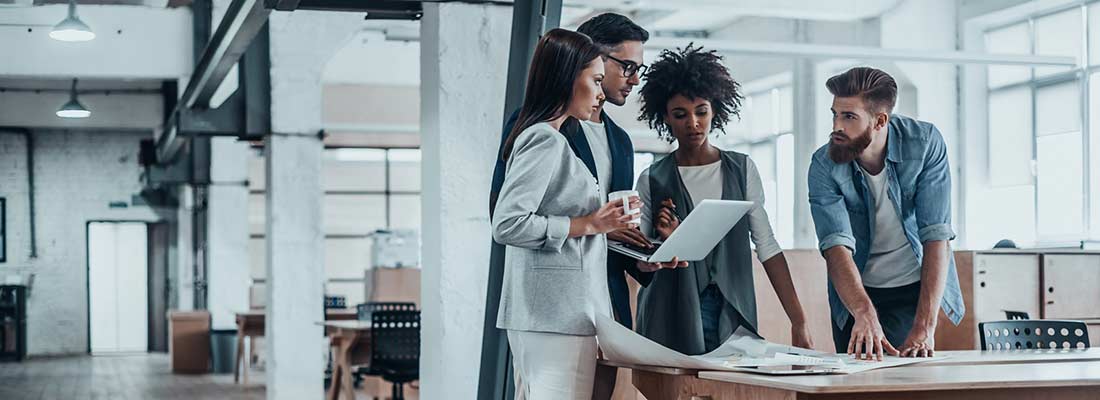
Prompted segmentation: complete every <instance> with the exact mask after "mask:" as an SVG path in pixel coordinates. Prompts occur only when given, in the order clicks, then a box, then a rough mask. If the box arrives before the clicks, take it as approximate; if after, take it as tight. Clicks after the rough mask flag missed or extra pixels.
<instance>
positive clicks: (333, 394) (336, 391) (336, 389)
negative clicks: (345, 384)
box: [325, 334, 343, 400]
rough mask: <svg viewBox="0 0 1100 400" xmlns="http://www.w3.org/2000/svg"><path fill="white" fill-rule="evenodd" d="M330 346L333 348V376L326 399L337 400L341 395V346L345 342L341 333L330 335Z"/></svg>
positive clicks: (330, 379)
mask: <svg viewBox="0 0 1100 400" xmlns="http://www.w3.org/2000/svg"><path fill="white" fill-rule="evenodd" d="M329 340H330V343H329V346H330V349H332V359H333V360H332V377H331V378H329V385H328V392H327V393H326V394H325V399H327V400H336V399H337V398H338V397H339V396H340V384H341V382H340V378H341V375H342V374H341V373H340V361H339V360H340V347H341V346H342V344H343V339H342V338H341V337H340V336H339V335H335V334H334V335H332V336H329Z"/></svg>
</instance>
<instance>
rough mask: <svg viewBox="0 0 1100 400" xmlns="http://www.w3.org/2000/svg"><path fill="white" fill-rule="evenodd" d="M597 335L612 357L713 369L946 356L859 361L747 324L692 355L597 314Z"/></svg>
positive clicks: (890, 360) (862, 366) (863, 365)
mask: <svg viewBox="0 0 1100 400" xmlns="http://www.w3.org/2000/svg"><path fill="white" fill-rule="evenodd" d="M596 336H597V340H598V341H599V343H600V349H601V350H602V351H603V354H604V357H606V358H607V359H608V360H611V361H615V362H620V363H626V364H635V365H651V366H659V367H671V368H685V369H698V370H712V371H734V370H735V369H734V367H747V366H765V365H826V366H830V367H833V368H836V369H837V371H836V372H837V373H841V374H848V373H855V372H863V371H868V370H872V369H876V368H886V367H896V366H900V365H906V364H915V363H919V362H924V361H931V360H939V359H944V358H946V357H934V358H899V357H886V358H884V359H883V361H881V362H871V361H859V360H854V359H852V358H850V357H848V356H846V355H838V354H831V353H823V352H819V351H815V350H809V349H803V348H798V347H793V346H787V345H782V344H776V343H770V342H768V341H766V340H764V339H761V338H760V337H759V336H757V335H755V334H753V333H752V332H750V331H748V330H745V329H743V328H738V329H737V331H736V332H734V334H733V335H732V336H730V338H729V339H728V340H726V342H725V343H722V345H721V346H719V347H718V348H717V349H715V350H714V351H712V352H710V353H707V354H703V355H698V356H689V355H686V354H683V353H680V352H677V351H675V350H672V349H669V348H667V347H664V346H662V345H660V344H657V343H656V342H654V341H652V340H649V339H647V338H646V337H644V336H642V335H639V334H638V333H637V332H634V331H632V330H630V329H627V328H626V327H624V326H622V325H620V324H619V323H618V322H615V321H614V320H612V319H611V318H608V317H605V316H597V317H596Z"/></svg>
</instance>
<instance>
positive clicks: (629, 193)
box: [607, 190, 642, 224]
mask: <svg viewBox="0 0 1100 400" xmlns="http://www.w3.org/2000/svg"><path fill="white" fill-rule="evenodd" d="M637 196H638V191H637V190H620V191H617V192H611V194H609V195H607V200H608V201H618V200H622V202H623V212H624V213H626V214H627V215H632V214H636V215H634V219H633V220H631V221H630V223H632V224H640V223H641V222H642V210H641V209H640V208H637V207H634V208H631V207H630V198H632V197H637Z"/></svg>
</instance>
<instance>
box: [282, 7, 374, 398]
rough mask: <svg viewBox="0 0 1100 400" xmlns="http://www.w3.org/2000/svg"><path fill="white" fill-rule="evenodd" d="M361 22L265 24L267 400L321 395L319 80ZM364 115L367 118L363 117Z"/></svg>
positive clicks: (305, 14) (312, 18) (341, 16)
mask: <svg viewBox="0 0 1100 400" xmlns="http://www.w3.org/2000/svg"><path fill="white" fill-rule="evenodd" d="M362 18H363V17H362V15H361V14H355V13H331V12H329V13H324V12H309V11H295V12H293V13H274V14H272V15H271V18H270V19H269V20H268V27H269V29H270V35H271V36H270V39H271V124H272V130H273V132H274V133H272V134H270V135H268V136H267V137H266V138H265V140H264V156H265V159H266V169H267V172H266V179H267V182H266V183H267V199H266V212H267V216H266V220H267V229H266V237H267V244H266V245H267V250H266V254H267V324H266V327H265V328H266V331H265V335H266V337H265V341H266V343H267V357H268V364H267V398H268V399H295V400H296V399H316V398H320V397H321V396H322V395H323V393H324V387H323V373H324V369H325V354H326V351H325V340H324V337H323V330H322V328H321V327H320V326H318V325H316V323H317V322H318V321H322V320H323V319H324V304H323V300H324V282H325V274H324V265H323V263H324V243H325V242H324V240H325V236H324V230H323V224H322V215H323V214H322V205H323V200H324V192H323V189H322V186H321V157H322V151H323V145H322V142H321V138H320V136H319V135H318V132H320V130H321V128H322V127H323V125H322V118H321V89H322V87H321V72H322V71H323V70H324V66H325V64H326V63H327V62H328V60H329V59H330V58H331V57H332V55H333V54H335V53H336V51H337V50H339V49H340V48H341V47H342V46H343V45H344V43H345V42H346V41H347V40H348V39H349V38H350V37H352V35H353V34H354V33H355V32H356V31H358V30H359V29H361V28H362V26H363V24H364V22H363V19H362ZM364 112H369V110H364Z"/></svg>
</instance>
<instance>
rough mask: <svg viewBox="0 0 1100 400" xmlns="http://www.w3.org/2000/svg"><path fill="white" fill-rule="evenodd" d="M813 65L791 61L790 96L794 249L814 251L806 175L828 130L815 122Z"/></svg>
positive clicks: (811, 63)
mask: <svg viewBox="0 0 1100 400" xmlns="http://www.w3.org/2000/svg"><path fill="white" fill-rule="evenodd" d="M815 70H816V69H815V68H814V62H813V60H811V59H808V58H802V59H797V60H795V61H794V70H793V71H792V75H793V76H792V78H793V79H792V80H791V82H792V87H791V94H792V96H791V97H792V98H793V101H794V104H793V107H794V114H793V115H794V210H793V211H794V214H793V215H794V247H795V248H798V249H816V248H817V234H816V233H815V232H814V221H813V218H812V217H811V216H810V203H809V202H808V200H807V199H809V195H810V192H809V187H808V186H807V183H808V182H807V179H806V177H807V173H809V171H810V159H811V158H812V157H813V154H814V151H817V148H818V147H820V146H821V143H820V142H818V137H820V136H821V132H822V131H827V130H829V129H830V128H829V125H828V124H827V123H826V122H827V121H822V123H818V121H817V92H818V90H817V88H815V87H814V84H815V83H817V80H816V79H815V76H816V73H815Z"/></svg>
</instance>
